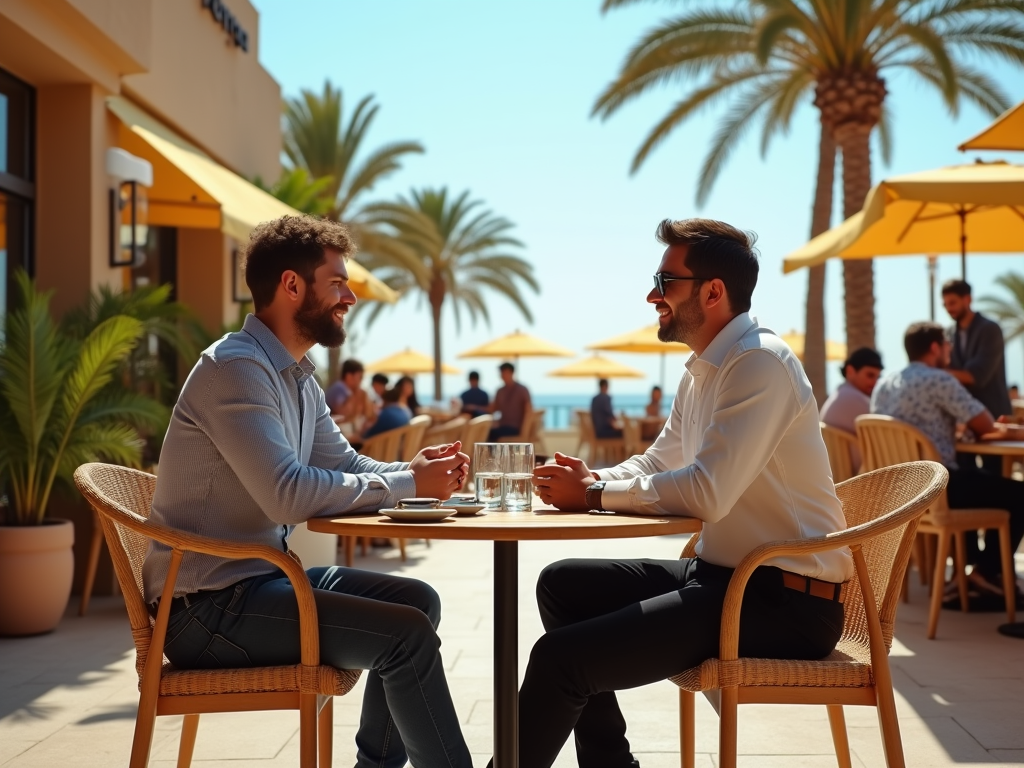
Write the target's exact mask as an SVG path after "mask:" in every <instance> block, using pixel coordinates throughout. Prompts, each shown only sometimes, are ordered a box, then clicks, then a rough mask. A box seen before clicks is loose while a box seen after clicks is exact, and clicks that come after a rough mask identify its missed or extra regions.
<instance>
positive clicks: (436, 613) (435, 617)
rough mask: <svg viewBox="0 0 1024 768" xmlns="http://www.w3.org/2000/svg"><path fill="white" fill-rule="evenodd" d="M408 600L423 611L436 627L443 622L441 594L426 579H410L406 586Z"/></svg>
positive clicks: (405, 594) (405, 592) (405, 593)
mask: <svg viewBox="0 0 1024 768" xmlns="http://www.w3.org/2000/svg"><path fill="white" fill-rule="evenodd" d="M404 596H405V598H406V602H407V603H408V604H409V605H411V606H412V607H413V608H416V609H417V610H419V611H421V612H422V613H423V614H424V615H425V616H426V617H427V619H429V621H430V624H431V626H432V628H434V629H436V628H437V625H438V624H439V623H440V622H441V596H440V595H438V594H437V591H436V590H435V589H434V588H433V587H432V586H430V585H429V584H427V583H426V582H424V581H419V580H418V579H408V580H407V583H406V585H405V588H404Z"/></svg>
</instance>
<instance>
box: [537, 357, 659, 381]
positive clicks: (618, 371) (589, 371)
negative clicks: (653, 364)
mask: <svg viewBox="0 0 1024 768" xmlns="http://www.w3.org/2000/svg"><path fill="white" fill-rule="evenodd" d="M548 376H567V377H576V378H588V379H642V378H644V372H643V371H638V370H637V369H636V368H630V367H629V366H628V365H623V364H622V363H618V362H616V361H614V360H609V359H608V358H607V357H602V356H601V355H598V354H594V355H591V356H590V357H588V358H585V359H583V360H577V361H576V362H575V363H569V364H568V365H564V366H562V367H561V368H556V369H555V370H553V371H549V372H548Z"/></svg>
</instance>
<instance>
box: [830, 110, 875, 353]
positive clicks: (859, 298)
mask: <svg viewBox="0 0 1024 768" xmlns="http://www.w3.org/2000/svg"><path fill="white" fill-rule="evenodd" d="M835 139H836V143H837V144H838V145H839V147H840V149H841V150H842V153H843V216H844V217H846V218H850V217H851V216H853V214H855V213H857V212H858V211H859V210H860V209H861V208H863V207H864V199H865V198H866V197H867V195H868V190H870V189H871V126H870V125H866V124H864V123H859V122H849V123H846V124H844V125H841V126H839V127H838V128H837V129H836V131H835ZM843 285H844V287H845V294H846V295H845V305H846V347H847V349H848V350H850V351H851V352H852V351H853V350H855V349H858V348H859V347H871V348H872V349H874V348H875V273H874V261H873V260H872V259H847V260H844V261H843Z"/></svg>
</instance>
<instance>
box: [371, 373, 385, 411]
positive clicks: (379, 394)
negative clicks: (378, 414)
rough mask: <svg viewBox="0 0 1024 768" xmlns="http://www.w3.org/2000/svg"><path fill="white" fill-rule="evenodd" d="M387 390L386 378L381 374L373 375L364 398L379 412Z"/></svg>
mask: <svg viewBox="0 0 1024 768" xmlns="http://www.w3.org/2000/svg"><path fill="white" fill-rule="evenodd" d="M387 388H388V377H387V376H385V375H384V374H383V373H375V374H373V378H371V379H370V391H369V392H367V393H366V396H367V397H368V398H370V402H371V403H373V404H374V406H375V407H376V408H377V410H378V411H379V410H380V409H381V408H383V407H384V392H385V390H387Z"/></svg>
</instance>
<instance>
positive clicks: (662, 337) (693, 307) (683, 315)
mask: <svg viewBox="0 0 1024 768" xmlns="http://www.w3.org/2000/svg"><path fill="white" fill-rule="evenodd" d="M697 288H698V286H697V285H694V290H693V294H692V295H691V296H690V298H688V299H687V300H686V301H684V302H683V303H682V304H680V305H679V306H677V307H676V308H675V311H674V312H673V313H672V317H671V319H670V320H669V321H668V323H667V324H666V325H663V326H661V327H660V328H658V340H659V341H678V342H682V343H683V344H689V343H690V342H691V341H692V340H693V338H694V336H696V334H697V331H699V330H700V329H701V327H702V326H703V325H704V310H703V309H701V307H700V291H699V290H697Z"/></svg>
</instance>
